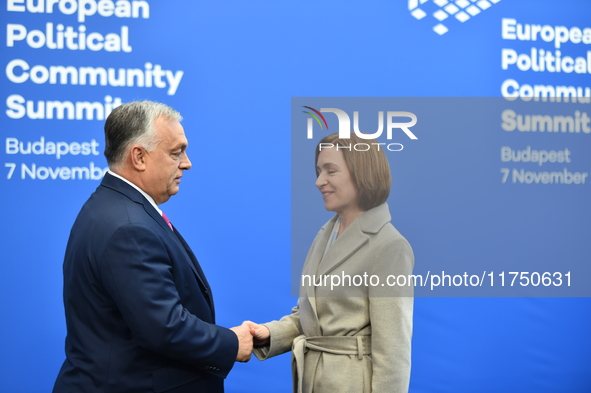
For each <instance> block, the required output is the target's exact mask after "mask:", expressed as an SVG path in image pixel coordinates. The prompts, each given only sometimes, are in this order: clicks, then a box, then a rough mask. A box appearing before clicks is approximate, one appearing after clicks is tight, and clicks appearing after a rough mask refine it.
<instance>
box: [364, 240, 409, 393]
mask: <svg viewBox="0 0 591 393" xmlns="http://www.w3.org/2000/svg"><path fill="white" fill-rule="evenodd" d="M413 266H414V256H413V252H412V249H411V248H410V245H409V244H408V242H407V241H406V240H405V239H404V238H402V237H399V238H397V239H395V240H394V241H392V242H389V243H388V244H386V245H385V246H384V247H383V248H382V249H381V250H380V252H379V254H378V257H377V258H376V260H375V263H374V265H373V270H372V274H375V275H377V276H378V277H380V280H386V279H388V277H389V276H390V277H398V276H405V277H406V278H407V279H408V276H409V275H411V274H412V269H413ZM382 282H383V281H382ZM390 282H392V279H391V278H390ZM399 282H401V281H400V280H399ZM407 282H408V280H407ZM369 316H370V322H371V356H372V362H373V367H372V368H373V373H372V390H371V391H372V393H386V392H388V393H403V392H404V393H406V392H408V388H409V382H410V365H411V339H412V317H413V287H412V285H411V286H404V287H400V286H389V285H386V286H384V287H381V286H379V287H375V288H373V289H372V288H371V287H370V297H369Z"/></svg>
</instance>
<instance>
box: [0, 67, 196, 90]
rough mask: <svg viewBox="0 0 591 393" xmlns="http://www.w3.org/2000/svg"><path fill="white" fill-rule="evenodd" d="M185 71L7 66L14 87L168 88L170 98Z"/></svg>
mask: <svg viewBox="0 0 591 393" xmlns="http://www.w3.org/2000/svg"><path fill="white" fill-rule="evenodd" d="M183 75H184V72H183V71H176V72H173V71H171V70H163V69H162V66H161V65H160V64H154V65H152V63H146V64H145V65H144V69H140V68H119V69H115V68H107V69H105V68H103V67H72V66H63V65H55V66H49V67H45V66H43V65H34V66H32V67H31V66H30V65H29V63H27V62H26V61H25V60H22V59H14V60H12V61H10V62H9V63H8V64H7V65H6V76H7V77H8V80H9V81H11V82H13V83H24V82H27V81H29V80H30V81H31V82H33V83H35V84H44V83H49V84H52V85H55V84H60V85H86V84H88V85H91V86H96V85H100V86H107V85H108V86H113V87H117V86H124V87H133V86H137V87H152V86H155V87H158V88H161V89H162V88H166V87H168V91H167V94H168V95H174V94H175V93H176V90H177V88H178V87H179V84H180V83H181V78H182V77H183Z"/></svg>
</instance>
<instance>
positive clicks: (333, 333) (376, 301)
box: [252, 134, 414, 393]
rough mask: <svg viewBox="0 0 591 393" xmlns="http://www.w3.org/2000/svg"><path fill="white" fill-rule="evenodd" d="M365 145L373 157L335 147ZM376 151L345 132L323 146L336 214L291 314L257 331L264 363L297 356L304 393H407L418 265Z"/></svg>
mask: <svg viewBox="0 0 591 393" xmlns="http://www.w3.org/2000/svg"><path fill="white" fill-rule="evenodd" d="M358 143H366V144H367V145H368V146H371V149H370V150H368V151H357V150H355V149H351V150H349V149H341V148H339V149H337V148H335V147H336V146H337V145H338V146H339V147H341V146H344V147H347V146H349V145H350V144H358ZM372 143H376V141H375V140H365V139H361V138H359V137H357V136H356V135H352V136H351V138H350V139H339V138H338V134H333V135H329V136H327V137H325V138H324V139H323V140H322V141H320V143H319V145H318V146H317V149H316V173H317V176H318V178H317V180H316V186H317V187H318V189H319V190H320V192H321V193H322V198H323V199H324V206H325V208H326V209H327V210H329V211H334V212H335V213H337V214H336V215H335V216H334V217H333V218H332V219H331V220H330V221H328V222H327V223H326V224H325V225H324V226H323V227H322V228H321V229H320V232H318V235H316V238H315V239H314V242H313V244H312V247H311V248H310V251H309V252H308V256H307V258H306V262H305V265H304V269H303V271H302V278H301V285H302V286H301V294H300V298H299V301H298V304H297V306H296V307H295V308H294V309H293V310H292V313H291V314H290V315H287V316H285V317H283V318H281V320H279V321H273V322H269V323H266V324H262V325H258V324H255V323H252V331H253V332H255V333H256V335H255V344H259V345H258V347H259V348H257V349H255V351H254V353H255V355H256V356H257V357H258V358H259V359H261V360H264V359H267V358H270V357H272V356H275V355H279V354H282V353H285V352H287V351H289V350H292V352H293V384H294V392H297V393H311V392H313V393H337V392H338V393H346V392H351V393H360V392H372V393H381V392H384V393H386V392H387V393H398V392H407V391H408V385H409V379H410V353H411V336H412V313H413V297H412V296H413V287H412V285H410V284H411V283H410V277H409V276H410V275H411V274H412V268H413V265H414V258H413V253H412V249H411V247H410V245H409V244H408V242H407V241H406V239H405V238H404V237H403V236H402V235H401V234H400V233H399V232H398V231H397V230H396V229H395V228H394V227H393V226H392V224H390V219H391V217H390V212H389V210H388V205H387V204H386V203H385V201H386V199H387V198H388V195H389V193H390V185H391V177H390V169H389V166H388V160H387V158H386V156H385V154H384V151H383V150H382V149H380V150H378V148H379V146H380V145H377V144H372ZM328 144H332V146H333V147H329V148H327V147H326V146H330V145H328ZM320 147H322V148H320ZM360 150H361V149H360ZM337 284H338V285H337Z"/></svg>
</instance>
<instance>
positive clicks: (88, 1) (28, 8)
mask: <svg viewBox="0 0 591 393" xmlns="http://www.w3.org/2000/svg"><path fill="white" fill-rule="evenodd" d="M56 6H57V7H56ZM6 9H7V11H11V12H30V13H33V14H52V13H53V12H54V11H55V12H56V13H57V12H61V13H62V14H64V15H73V14H77V17H78V22H84V20H85V19H86V17H87V16H93V15H95V14H97V13H98V14H99V15H100V16H102V17H105V18H108V17H110V16H115V17H116V18H139V17H140V15H141V17H142V18H144V19H148V18H149V17H150V5H149V4H148V2H147V1H127V0H117V1H113V0H99V1H96V0H37V1H36V2H34V1H31V0H26V2H25V0H8V4H7V7H6Z"/></svg>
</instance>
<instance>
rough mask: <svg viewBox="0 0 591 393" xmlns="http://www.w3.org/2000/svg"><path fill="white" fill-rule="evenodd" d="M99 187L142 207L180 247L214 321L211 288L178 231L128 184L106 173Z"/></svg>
mask: <svg viewBox="0 0 591 393" xmlns="http://www.w3.org/2000/svg"><path fill="white" fill-rule="evenodd" d="M101 185H102V186H105V187H107V188H111V189H113V190H115V191H117V192H120V193H122V194H124V195H126V196H127V197H128V198H129V199H131V200H132V201H134V202H136V203H139V204H141V205H142V206H143V207H144V210H145V211H146V213H147V214H148V215H149V216H150V217H152V219H154V221H156V223H157V224H158V225H159V226H160V227H161V228H162V229H163V230H164V231H165V232H166V233H167V234H169V236H170V239H171V241H173V242H177V244H178V245H179V246H181V248H182V249H183V250H184V251H185V254H186V256H187V257H188V260H189V261H190V262H189V266H190V267H191V270H193V273H194V274H195V276H196V277H197V280H198V281H199V284H200V287H201V290H202V292H203V293H204V295H205V296H206V298H207V300H208V303H209V305H210V307H211V312H212V316H213V317H214V319H213V320H214V321H215V312H214V307H213V297H212V295H211V288H210V287H209V283H208V282H207V280H206V279H205V274H204V273H203V270H201V266H200V265H199V262H198V261H197V258H196V257H195V254H193V251H191V248H190V247H189V245H188V244H187V242H186V241H185V239H183V237H182V236H181V234H180V233H179V232H178V230H177V229H176V228H175V229H174V231H171V230H170V227H169V226H168V224H167V223H166V221H164V218H162V216H161V215H160V213H158V212H157V211H156V209H154V207H153V206H152V205H151V204H150V202H148V201H147V200H146V198H144V196H143V195H142V194H141V193H140V192H139V191H138V190H136V189H135V188H133V187H132V186H130V185H129V184H127V183H125V182H124V181H123V180H121V179H118V178H116V177H115V176H112V175H110V174H108V173H107V174H105V177H104V178H103V180H102V182H101ZM175 235H176V236H175Z"/></svg>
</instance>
